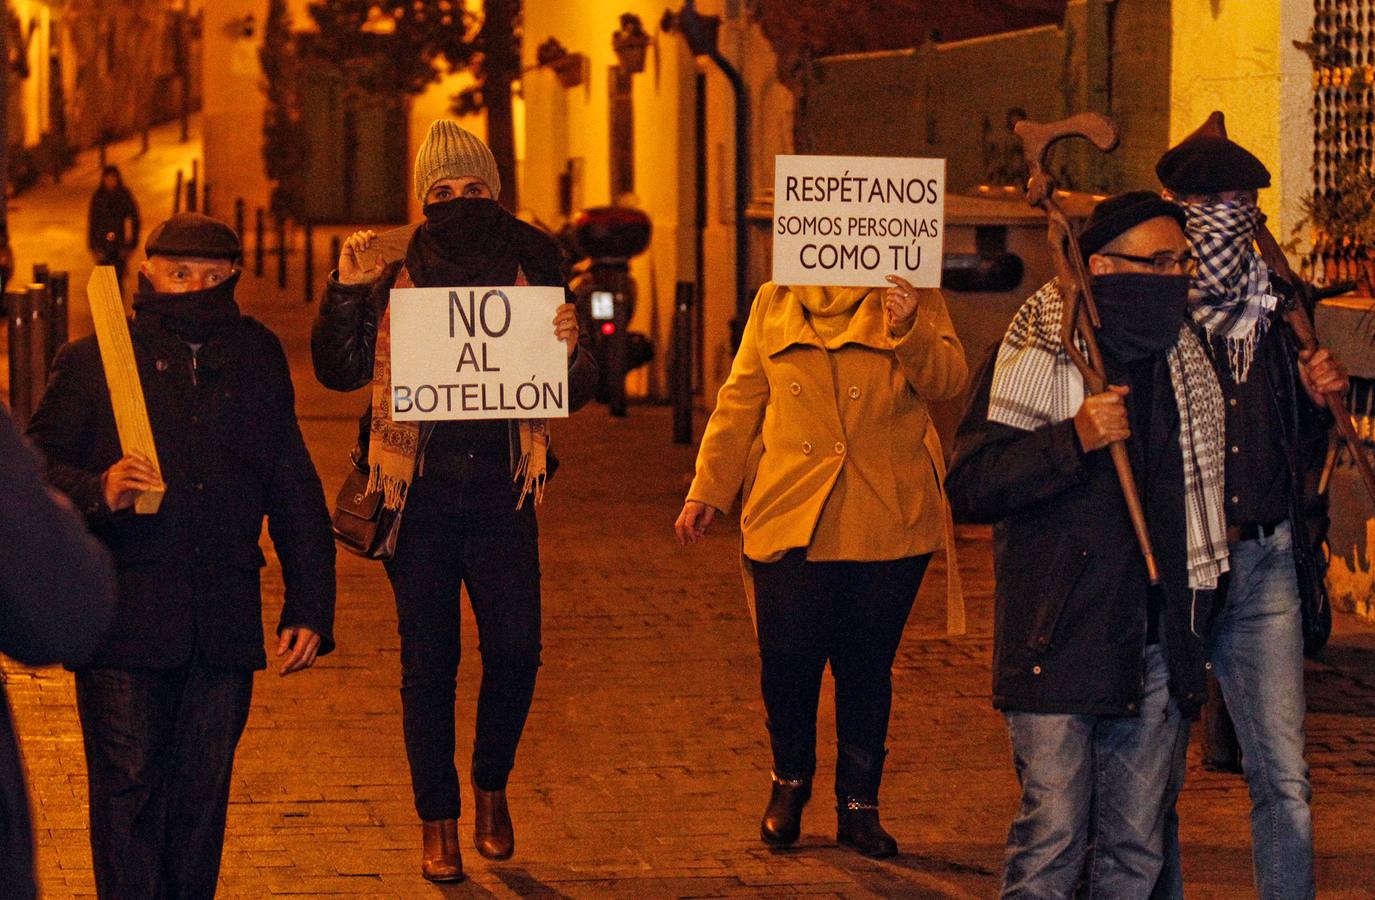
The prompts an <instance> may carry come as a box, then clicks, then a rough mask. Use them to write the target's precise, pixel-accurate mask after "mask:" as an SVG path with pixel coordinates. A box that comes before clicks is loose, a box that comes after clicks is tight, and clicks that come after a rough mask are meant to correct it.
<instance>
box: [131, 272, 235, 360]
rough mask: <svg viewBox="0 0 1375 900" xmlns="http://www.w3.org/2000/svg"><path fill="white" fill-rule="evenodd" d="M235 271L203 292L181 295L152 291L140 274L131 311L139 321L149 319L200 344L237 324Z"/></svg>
mask: <svg viewBox="0 0 1375 900" xmlns="http://www.w3.org/2000/svg"><path fill="white" fill-rule="evenodd" d="M240 274H241V273H239V272H235V273H234V274H233V275H230V276H229V277H228V278H226V279H225V280H224V281H222V282H220V283H219V284H217V285H215V286H214V287H211V288H206V289H205V290H203V291H191V292H190V293H185V294H164V293H159V292H158V291H155V290H154V289H153V283H152V282H151V281H149V280H148V276H147V275H144V274H143V273H142V272H140V273H139V276H138V287H139V289H138V293H136V294H134V311H135V312H137V313H138V317H139V318H141V319H142V318H145V317H147V318H151V319H153V320H155V321H156V322H157V324H158V325H160V326H161V327H163V328H165V329H167V330H168V331H170V332H172V333H173V334H175V335H176V336H177V337H179V338H181V339H182V340H184V341H187V342H188V343H192V344H204V343H205V342H206V341H208V340H210V339H211V338H213V337H214V336H215V335H216V334H217V333H218V332H219V331H220V330H221V329H223V328H225V327H227V326H229V325H232V324H234V323H235V322H237V321H239V318H240V313H239V304H238V303H236V302H235V301H234V288H235V287H236V286H237V285H238V283H239V275H240Z"/></svg>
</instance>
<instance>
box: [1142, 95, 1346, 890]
mask: <svg viewBox="0 0 1375 900" xmlns="http://www.w3.org/2000/svg"><path fill="white" fill-rule="evenodd" d="M1156 173H1157V174H1158V175H1159V176H1160V180H1161V183H1162V184H1164V186H1165V196H1166V197H1168V198H1171V199H1173V200H1175V201H1177V202H1179V203H1180V205H1181V208H1182V209H1183V210H1184V212H1185V214H1186V215H1187V217H1188V226H1187V227H1188V234H1189V239H1190V242H1191V244H1192V246H1193V252H1194V254H1195V255H1196V256H1197V257H1198V271H1197V273H1196V274H1195V276H1194V279H1193V284H1192V287H1191V289H1190V292H1189V301H1190V313H1191V316H1192V319H1193V322H1194V324H1195V327H1196V329H1197V331H1198V333H1199V335H1200V337H1201V339H1202V340H1203V342H1204V345H1205V346H1206V347H1207V349H1208V351H1209V355H1210V357H1211V359H1212V361H1213V364H1214V367H1215V368H1216V371H1217V373H1218V379H1219V381H1220V382H1221V384H1222V391H1223V395H1224V397H1225V398H1226V419H1227V424H1226V430H1227V471H1226V496H1227V501H1226V509H1227V525H1228V542H1229V545H1230V560H1231V563H1230V565H1231V573H1230V576H1229V583H1228V586H1227V591H1226V603H1225V604H1224V605H1223V608H1222V611H1221V613H1220V614H1219V617H1218V620H1217V623H1216V625H1215V627H1214V629H1213V633H1212V636H1211V638H1210V644H1209V647H1208V658H1209V660H1210V662H1211V664H1212V670H1213V673H1214V675H1216V676H1217V681H1218V684H1219V685H1220V686H1221V689H1222V695H1223V697H1224V698H1225V699H1226V703H1227V707H1228V710H1229V711H1230V712H1231V715H1232V720H1233V723H1234V725H1235V727H1236V735H1237V741H1238V743H1239V744H1240V746H1241V756H1242V766H1243V769H1244V771H1245V775H1246V779H1247V783H1248V786H1249V788H1250V794H1251V804H1252V809H1251V837H1252V853H1253V860H1254V867H1255V878H1256V888H1257V890H1258V892H1259V894H1260V896H1261V897H1262V898H1265V900H1269V898H1291V897H1298V898H1304V897H1311V896H1313V894H1314V881H1313V827H1312V819H1311V814H1310V811H1309V800H1310V796H1311V791H1310V788H1309V784H1308V767H1307V765H1306V763H1305V762H1304V758H1303V752H1304V728H1303V719H1304V688H1303V640H1304V638H1303V614H1302V613H1303V610H1302V608H1301V604H1303V603H1308V604H1319V603H1321V602H1322V599H1321V598H1322V595H1321V593H1320V590H1321V578H1322V575H1321V572H1320V569H1319V568H1318V566H1317V565H1315V562H1314V557H1313V554H1312V552H1311V548H1310V544H1309V541H1308V537H1307V535H1306V534H1305V529H1304V527H1303V526H1304V522H1303V516H1302V503H1303V469H1304V465H1305V462H1304V460H1305V457H1306V456H1307V455H1308V454H1309V453H1311V452H1312V450H1313V448H1314V447H1315V446H1316V447H1317V448H1318V452H1321V450H1322V449H1325V443H1326V436H1327V430H1328V428H1329V426H1330V425H1331V417H1330V416H1329V415H1328V414H1327V412H1326V404H1325V401H1324V399H1323V394H1325V393H1327V392H1329V391H1345V390H1346V388H1347V377H1346V373H1345V371H1344V369H1343V368H1342V366H1341V365H1340V364H1339V363H1338V361H1337V360H1336V359H1335V358H1333V357H1332V356H1331V355H1330V354H1329V353H1328V352H1327V351H1326V350H1319V351H1317V352H1316V353H1310V352H1308V351H1303V352H1300V350H1299V348H1298V342H1297V340H1296V339H1295V337H1294V335H1293V333H1292V332H1291V331H1290V329H1289V327H1288V325H1287V324H1286V323H1285V322H1284V320H1283V319H1282V318H1281V314H1280V313H1281V308H1282V306H1283V305H1284V303H1285V302H1286V300H1287V299H1288V297H1289V296H1292V294H1293V293H1294V292H1295V291H1296V290H1297V289H1298V288H1299V286H1298V285H1289V284H1285V283H1284V282H1282V281H1281V280H1280V279H1279V278H1278V277H1277V276H1276V275H1275V274H1274V273H1272V272H1271V271H1270V269H1269V268H1268V267H1267V266H1266V264H1265V262H1264V261H1263V260H1262V258H1261V256H1260V254H1259V253H1258V252H1257V249H1256V243H1255V242H1256V235H1257V234H1258V232H1259V229H1261V228H1263V227H1264V222H1265V216H1264V215H1263V214H1262V213H1261V211H1260V208H1259V206H1257V196H1258V191H1259V190H1260V189H1261V188H1266V187H1269V186H1270V173H1269V172H1268V171H1267V170H1266V168H1265V166H1264V165H1263V164H1262V163H1261V161H1260V160H1258V159H1257V158H1256V157H1255V156H1254V155H1252V154H1251V153H1250V152H1248V151H1247V150H1246V149H1245V148H1243V147H1241V146H1240V145H1238V144H1236V143H1234V142H1233V141H1231V140H1229V139H1228V138H1227V137H1226V136H1225V129H1224V128H1223V127H1222V121H1221V116H1220V115H1217V114H1215V115H1214V116H1213V117H1212V118H1211V119H1210V120H1209V122H1208V124H1207V125H1205V126H1204V127H1203V128H1202V129H1200V130H1199V131H1198V132H1195V133H1194V134H1193V135H1190V136H1189V137H1188V138H1187V139H1185V140H1184V141H1183V142H1181V143H1180V144H1179V145H1178V146H1176V147H1174V148H1172V149H1171V150H1170V151H1169V152H1167V153H1166V154H1165V155H1164V156H1162V157H1161V158H1160V161H1159V163H1158V164H1157V166H1156ZM1310 608H1311V607H1310Z"/></svg>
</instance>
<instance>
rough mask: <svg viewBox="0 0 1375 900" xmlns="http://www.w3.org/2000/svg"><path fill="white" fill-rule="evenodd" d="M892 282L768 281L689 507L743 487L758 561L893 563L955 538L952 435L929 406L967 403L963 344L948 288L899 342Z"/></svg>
mask: <svg viewBox="0 0 1375 900" xmlns="http://www.w3.org/2000/svg"><path fill="white" fill-rule="evenodd" d="M883 293H884V289H883V288H815V287H813V288H807V287H787V286H779V285H774V284H766V285H764V286H763V287H762V288H760V290H759V294H758V295H757V296H756V297H755V300H754V306H753V308H752V309H751V311H750V318H749V322H748V323H747V324H746V326H745V334H744V338H743V340H742V342H741V345H740V350H739V352H738V353H737V354H736V356H735V363H734V365H733V366H732V367H731V373H730V377H729V378H728V379H727V381H726V383H725V384H724V385H723V386H722V387H721V391H720V393H719V394H718V395H717V398H716V410H715V412H713V413H712V416H711V421H710V422H708V424H707V430H706V434H705V435H704V436H703V438H702V446H701V449H700V450H699V451H698V454H697V476H696V478H695V479H694V480H693V483H692V487H691V489H690V490H689V491H688V499H689V500H696V501H700V502H702V503H706V504H708V505H710V506H714V507H716V508H717V509H719V510H723V511H724V510H727V509H730V507H731V505H732V504H733V502H734V500H735V498H736V496H737V495H739V494H741V493H742V491H743V493H744V498H745V499H744V505H743V507H742V510H741V529H742V531H743V533H744V553H745V556H746V557H747V558H748V559H751V560H755V561H758V562H769V561H772V560H776V559H778V558H779V557H780V556H782V555H783V554H784V553H785V552H787V551H788V550H791V549H794V548H797V547H806V548H807V558H808V559H812V560H818V561H820V560H861V561H873V560H885V559H899V558H902V557H906V556H916V555H918V554H923V553H931V552H934V551H935V550H937V549H939V548H940V547H941V545H942V543H943V542H944V534H945V529H944V520H945V516H944V502H945V501H944V495H943V493H942V487H941V478H942V471H943V468H944V466H943V456H942V454H941V449H940V440H939V438H938V437H937V436H936V430H935V427H934V425H933V424H932V423H931V419H930V415H929V413H928V411H927V406H926V404H927V401H930V400H945V399H948V398H951V397H954V396H956V395H957V394H958V393H959V392H960V391H961V390H962V389H963V387H964V384H965V381H966V379H967V378H968V374H969V371H968V367H967V366H966V364H965V359H964V348H963V347H962V346H961V345H960V341H959V338H958V337H956V335H955V328H954V326H953V325H952V324H951V322H950V315H949V313H948V311H947V310H946V307H945V299H944V298H943V297H942V296H941V292H940V291H938V290H923V291H920V292H919V293H920V296H919V300H918V307H917V316H916V320H915V322H914V323H913V325H912V327H911V329H910V330H909V331H908V332H907V333H906V334H904V335H902V336H900V337H894V336H892V335H890V334H889V331H888V326H887V322H886V319H885V313H884V309H883Z"/></svg>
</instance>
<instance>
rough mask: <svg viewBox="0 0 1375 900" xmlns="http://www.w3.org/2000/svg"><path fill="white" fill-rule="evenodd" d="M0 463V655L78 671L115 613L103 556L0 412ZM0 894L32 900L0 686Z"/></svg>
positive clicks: (23, 795)
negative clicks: (64, 665)
mask: <svg viewBox="0 0 1375 900" xmlns="http://www.w3.org/2000/svg"><path fill="white" fill-rule="evenodd" d="M0 460H4V465H0V497H3V498H4V500H3V502H0V653H5V654H6V655H8V656H12V657H13V658H15V659H17V660H19V661H20V662H22V663H25V664H26V665H31V666H38V665H47V664H49V663H55V662H63V663H67V664H69V665H73V664H79V663H81V662H84V661H85V659H86V657H87V656H88V655H89V654H90V653H91V651H92V650H94V649H95V647H96V644H97V643H98V642H99V641H100V639H101V637H102V636H103V635H104V634H105V629H106V628H107V627H108V626H109V624H110V618H111V616H113V614H114V611H115V574H114V569H113V568H112V567H111V565H110V557H109V554H108V553H106V552H105V548H104V547H102V546H101V545H100V542H99V541H97V540H96V539H95V538H93V537H91V536H90V535H89V534H87V532H86V526H85V523H84V522H82V520H81V516H80V515H78V514H77V512H76V510H74V509H72V508H71V505H70V504H69V503H67V502H66V500H65V499H64V498H59V497H57V496H54V495H52V494H50V493H49V491H48V488H47V487H46V485H45V484H44V480H43V476H42V474H41V472H42V470H41V469H40V468H39V459H38V457H37V455H36V454H35V453H34V452H33V450H32V448H30V447H29V446H28V444H26V443H25V442H24V439H23V438H22V437H20V435H19V431H18V429H16V428H15V427H14V422H13V421H12V420H11V419H10V417H9V414H8V413H7V412H6V411H5V410H4V409H3V407H0ZM45 724H46V723H45ZM40 727H41V726H40ZM0 887H2V888H3V890H0V894H3V896H5V897H6V898H11V900H28V898H32V897H35V896H37V887H36V886H35V884H34V875H33V833H32V830H31V828H30V825H29V795H28V792H27V791H26V789H25V787H24V769H23V765H22V762H21V760H20V758H19V742H18V741H17V740H16V735H15V733H14V724H13V722H12V721H11V719H10V709H9V703H8V702H7V700H6V698H5V696H4V688H3V686H0Z"/></svg>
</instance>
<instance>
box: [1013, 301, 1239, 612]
mask: <svg viewBox="0 0 1375 900" xmlns="http://www.w3.org/2000/svg"><path fill="white" fill-rule="evenodd" d="M1063 314H1064V304H1063V300H1062V298H1061V296H1060V288H1059V284H1058V282H1057V281H1055V280H1052V281H1051V282H1049V283H1048V284H1046V285H1045V286H1044V287H1042V288H1041V289H1040V290H1039V291H1037V292H1036V294H1035V295H1034V296H1033V297H1032V298H1031V299H1030V300H1028V301H1027V302H1026V303H1024V304H1023V305H1022V308H1021V309H1020V310H1018V312H1017V315H1016V316H1014V317H1013V319H1012V324H1011V325H1010V326H1008V329H1007V334H1006V335H1005V336H1004V337H1003V341H1002V344H1001V345H1000V346H999V347H998V357H997V361H996V362H995V363H994V368H993V384H992V387H991V388H990V390H989V397H988V419H989V421H990V422H998V423H1000V424H1003V425H1008V426H1011V427H1013V428H1020V429H1022V430H1023V431H1032V430H1035V429H1036V428H1039V427H1041V426H1042V425H1049V424H1053V423H1056V422H1063V421H1065V420H1066V419H1069V418H1070V417H1072V416H1073V415H1074V414H1075V413H1077V412H1078V411H1079V407H1080V406H1081V405H1082V404H1083V402H1084V380H1083V376H1081V375H1080V374H1079V370H1078V369H1077V368H1076V367H1075V365H1074V363H1073V361H1072V360H1071V359H1070V358H1069V354H1068V353H1066V352H1065V350H1064V347H1062V346H1061V344H1060V323H1061V319H1062V316H1063ZM1081 349H1082V348H1081ZM1167 358H1168V361H1169V366H1170V383H1171V384H1172V385H1173V386H1174V394H1175V404H1176V405H1177V406H1178V407H1179V426H1180V427H1179V448H1180V451H1181V453H1182V454H1183V457H1184V506H1185V514H1186V520H1187V523H1188V567H1189V587H1191V588H1193V589H1195V590H1211V589H1213V588H1216V587H1217V580H1218V576H1220V575H1221V574H1222V573H1223V572H1226V571H1227V516H1226V511H1225V509H1226V508H1225V506H1224V505H1223V503H1224V496H1223V495H1224V466H1225V465H1226V442H1225V439H1224V434H1223V423H1224V418H1223V405H1222V389H1221V387H1220V386H1219V385H1218V381H1217V373H1216V372H1215V371H1214V370H1213V365H1212V363H1211V362H1210V361H1209V359H1208V354H1207V352H1206V351H1205V350H1204V348H1203V346H1202V344H1200V343H1199V340H1198V338H1197V337H1196V336H1195V335H1194V333H1193V331H1192V330H1191V329H1190V328H1189V326H1187V325H1184V326H1182V327H1181V328H1180V331H1179V340H1178V342H1176V343H1175V346H1174V348H1173V349H1172V350H1170V352H1169V356H1168V357H1167Z"/></svg>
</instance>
